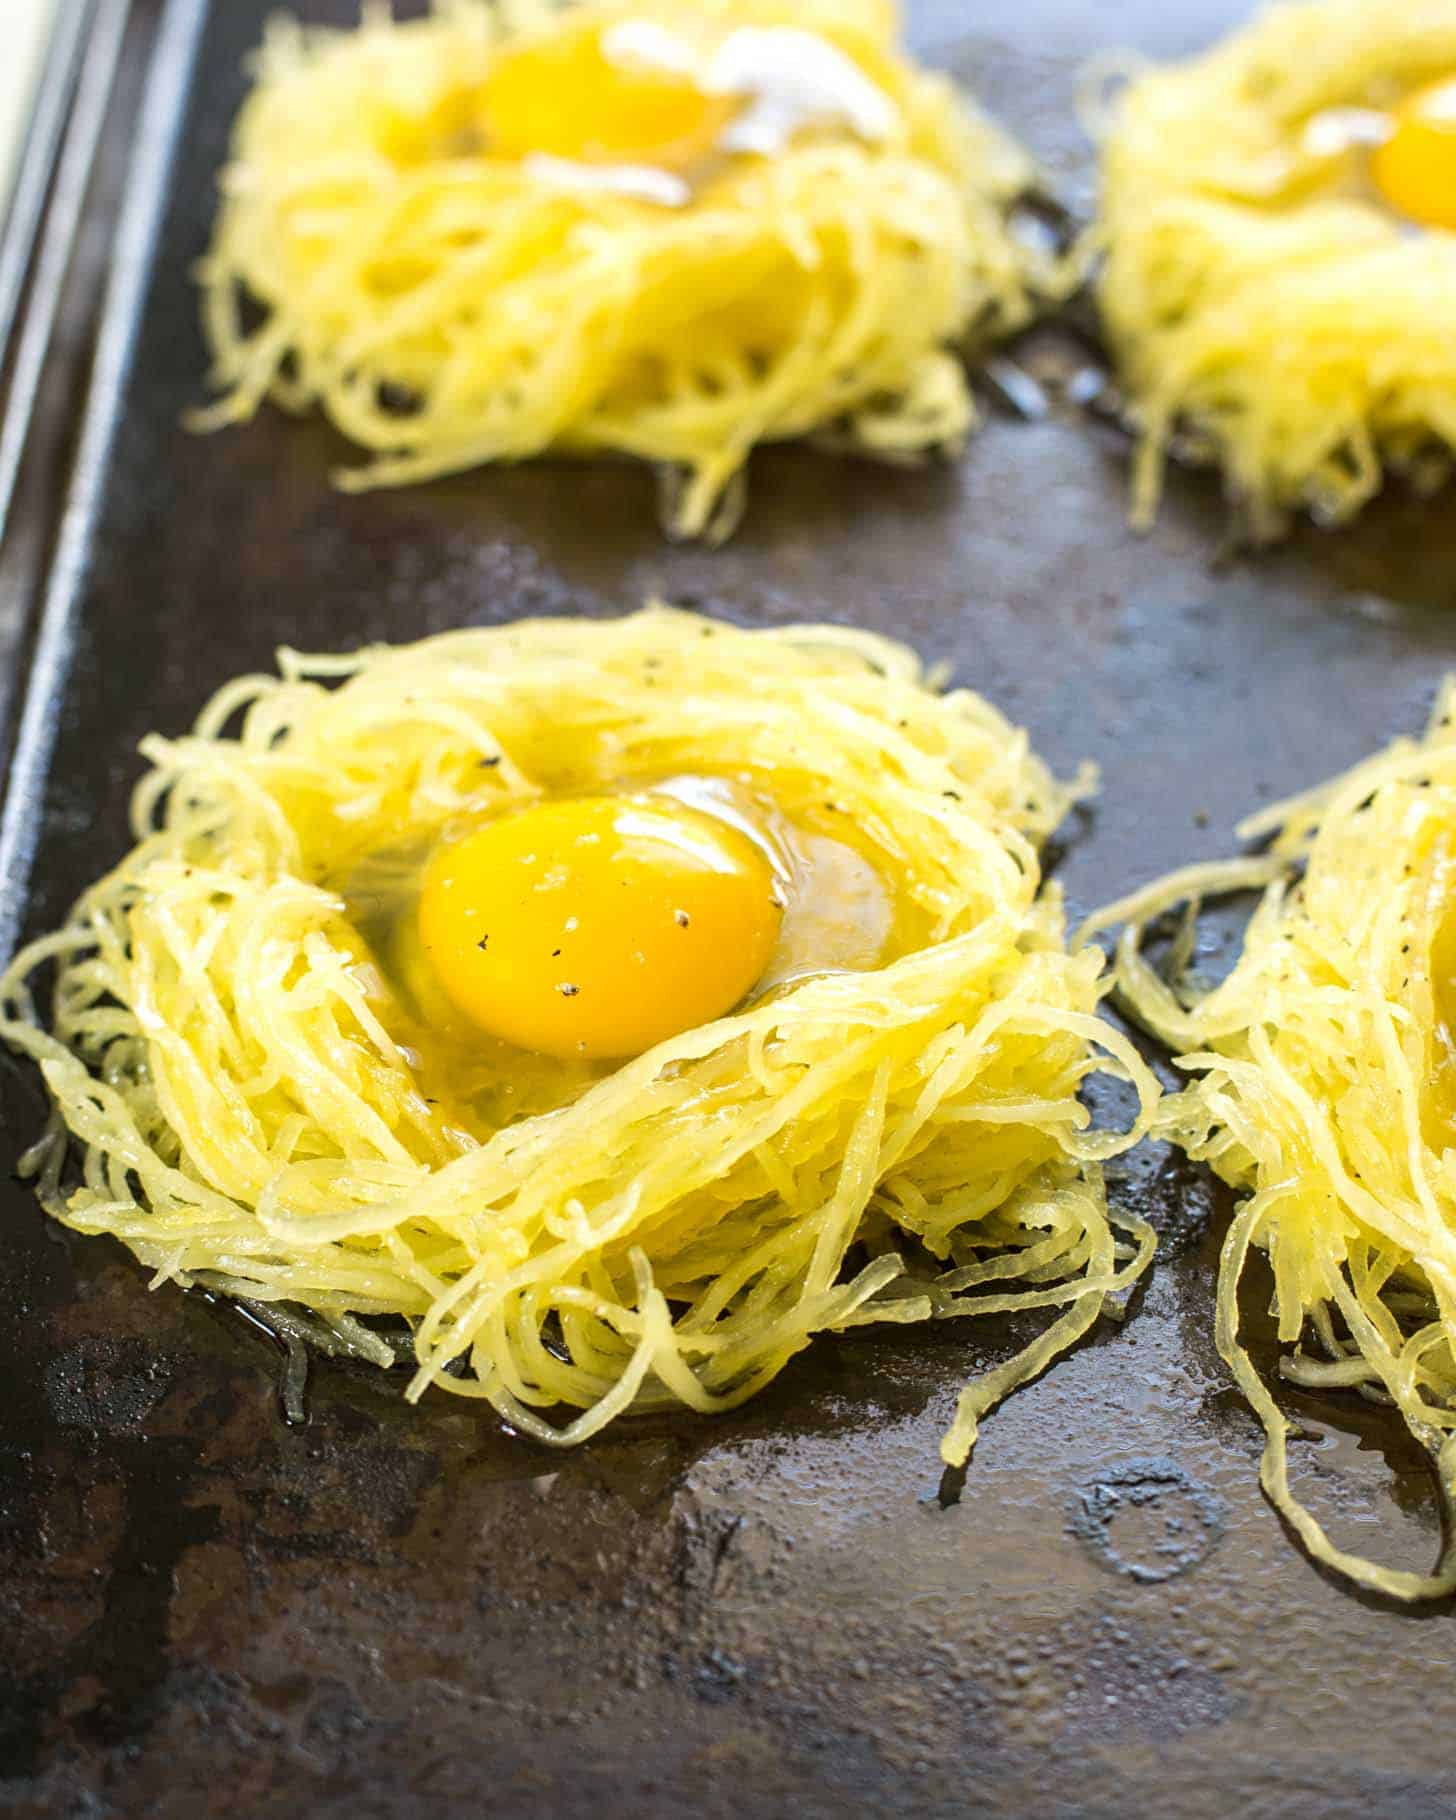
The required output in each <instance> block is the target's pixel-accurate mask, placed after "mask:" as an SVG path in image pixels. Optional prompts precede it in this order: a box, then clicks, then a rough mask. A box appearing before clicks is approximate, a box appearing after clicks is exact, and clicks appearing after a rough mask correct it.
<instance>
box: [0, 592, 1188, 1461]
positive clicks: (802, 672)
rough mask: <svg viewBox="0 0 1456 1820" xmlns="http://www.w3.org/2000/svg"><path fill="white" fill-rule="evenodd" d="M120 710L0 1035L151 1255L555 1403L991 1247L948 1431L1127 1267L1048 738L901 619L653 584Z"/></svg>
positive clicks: (837, 1322) (701, 1398)
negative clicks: (802, 613) (572, 612)
mask: <svg viewBox="0 0 1456 1820" xmlns="http://www.w3.org/2000/svg"><path fill="white" fill-rule="evenodd" d="M146 752H147V756H148V758H149V760H150V762H151V765H152V767H153V769H152V771H151V773H150V774H149V775H148V777H147V778H146V779H145V780H144V782H143V783H142V785H141V787H140V788H139V790H138V793H137V797H136V819H137V834H138V842H139V844H138V845H137V847H136V848H135V849H134V851H133V852H132V853H131V854H130V855H129V856H128V858H127V859H126V860H125V861H124V862H123V863H122V865H121V866H120V867H119V868H118V869H117V870H116V871H115V872H113V873H112V874H111V875H109V876H108V877H107V878H105V879H103V880H101V881H100V882H99V883H98V884H97V885H95V886H94V887H93V888H92V890H91V891H89V892H88V893H87V894H86V896H85V897H84V898H83V899H82V900H81V902H79V903H78V904H77V906H76V908H75V911H74V913H73V915H72V917H71V918H70V919H69V920H68V921H67V924H66V925H65V927H64V928H63V929H62V930H60V931H59V932H57V934H56V935H54V936H52V937H49V938H46V939H45V940H44V941H42V942H41V943H39V944H37V945H36V946H34V947H32V948H31V949H29V950H28V951H27V952H26V953H24V954H23V955H21V956H20V957H19V958H18V959H17V961H16V963H15V966H14V967H13V968H12V970H11V971H10V972H9V973H8V974H7V975H6V976H5V977H4V978H3V980H0V1036H3V1037H4V1039H5V1040H8V1041H9V1042H10V1043H12V1044H13V1045H14V1046H15V1047H17V1048H18V1049H20V1050H22V1051H23V1052H25V1053H27V1054H29V1055H31V1056H33V1057H34V1058H35V1059H37V1060H38V1061H39V1062H41V1063H42V1064H43V1066H44V1070H45V1078H46V1081H47V1083H48V1086H49V1089H50V1091H51V1093H52V1096H53V1098H54V1101H55V1105H56V1110H57V1123H56V1125H55V1127H54V1132H53V1136H52V1138H51V1139H50V1140H48V1141H47V1142H45V1143H43V1144H42V1145H41V1146H39V1147H38V1148H37V1149H36V1150H35V1151H33V1152H32V1154H31V1156H30V1159H29V1166H30V1167H31V1168H32V1169H33V1171H34V1172H35V1173H36V1174H37V1177H38V1185H39V1189H40V1193H41V1196H42V1199H43V1202H44V1204H45V1205H46V1206H47V1208H49V1209H50V1211H51V1212H52V1213H54V1214H55V1216H56V1217H57V1218H59V1219H61V1220H63V1221H65V1222H66V1223H67V1224H68V1225H70V1226H72V1227H74V1228H76V1229H77V1230H80V1231H89V1232H107V1233H112V1234H114V1235H115V1236H116V1237H118V1238H120V1239H121V1240H122V1241H123V1242H124V1243H125V1244H126V1245H127V1246H128V1247H130V1249H131V1250H132V1251H133V1252H134V1253H135V1254H136V1255H137V1256H138V1257H139V1258H140V1259H141V1260H142V1261H143V1262H144V1263H145V1264H146V1265H147V1267H148V1268H149V1270H150V1271H151V1272H152V1273H153V1276H154V1280H156V1281H163V1280H174V1281H177V1282H180V1283H182V1284H184V1285H185V1284H199V1285H202V1286H205V1287H207V1288H209V1289H212V1290H214V1291H217V1292H220V1293H224V1294H227V1295H231V1296H235V1297H237V1298H239V1299H241V1300H243V1301H245V1302H247V1303H248V1305H249V1306H250V1307H252V1308H253V1309H255V1310H261V1311H263V1313H264V1314H265V1315H266V1318H267V1319H269V1320H270V1321H272V1322H273V1323H274V1324H275V1325H277V1326H279V1327H281V1328H282V1329H283V1330H284V1331H285V1332H287V1333H289V1334H292V1335H296V1336H298V1337H300V1338H304V1339H307V1340H309V1341H311V1342H313V1343H314V1344H316V1345H319V1346H323V1347H325V1348H327V1349H331V1350H334V1351H344V1352H347V1353H350V1354H351V1355H353V1356H356V1357H360V1358H367V1359H371V1360H373V1361H374V1362H375V1363H377V1364H380V1365H390V1364H392V1363H394V1362H396V1361H398V1362H400V1363H403V1364H408V1365H409V1366H410V1368H411V1376H410V1378H409V1391H408V1393H409V1394H410V1395H411V1396H418V1395H420V1394H422V1393H423V1392H424V1391H425V1390H426V1389H427V1388H428V1387H429V1386H432V1385H434V1386H438V1387H439V1388H440V1389H442V1390H444V1391H449V1392H451V1393H454V1394H457V1395H460V1396H464V1397H475V1398H478V1399H481V1400H483V1401H484V1402H486V1403H488V1404H490V1405H491V1406H493V1407H494V1408H495V1409H496V1410H497V1411H498V1412H499V1413H500V1414H501V1415H502V1416H503V1417H504V1418H505V1420H507V1421H508V1422H509V1423H510V1424H511V1425H512V1426H513V1427H515V1428H517V1429H519V1430H522V1431H524V1432H527V1433H529V1434H531V1435H533V1436H535V1437H536V1438H537V1439H539V1440H543V1441H546V1442H550V1443H566V1442H572V1441H577V1440H580V1439H582V1438H584V1437H585V1436H586V1435H588V1434H590V1433H593V1432H595V1431H596V1430H597V1429H599V1428H601V1427H602V1426H603V1425H604V1424H605V1423H607V1422H609V1421H612V1420H613V1419H615V1418H616V1417H618V1416H620V1415H623V1414H625V1413H626V1412H627V1411H629V1410H632V1409H641V1408H653V1407H663V1406H675V1405H685V1406H687V1407H688V1408H691V1409H694V1410H697V1411H700V1412H710V1411H713V1410H717V1409H723V1408H727V1407H729V1406H731V1405H733V1404H735V1403H739V1402H742V1401H743V1400H744V1399H745V1398H746V1397H749V1396H751V1395H752V1394H753V1393H754V1392H755V1390H757V1389H759V1388H760V1387H761V1386H763V1385H764V1384H766V1383H767V1382H768V1381H769V1380H770V1379H771V1378H773V1377H774V1376H775V1375H776V1374H777V1373H778V1372H779V1371H780V1370H781V1369H782V1367H783V1365H784V1364H785V1362H786V1361H787V1360H788V1359H790V1358H791V1357H792V1356H793V1355H794V1354H795V1353H796V1352H797V1351H799V1350H800V1349H802V1348H803V1347H804V1346H805V1345H807V1344H808V1343H809V1342H810V1340H811V1339H812V1337H813V1336H814V1335H816V1334H820V1333H831V1332H837V1331H841V1330H843V1329H845V1328H847V1327H852V1326H856V1325H860V1324H863V1323H866V1322H871V1321H895V1322H902V1323H903V1322H906V1321H919V1320H928V1319H932V1318H939V1317H948V1316H951V1315H955V1314H961V1313H964V1314H970V1313H972V1312H974V1311H976V1310H977V1309H979V1308H980V1307H981V1306H982V1304H983V1301H984V1300H985V1285H986V1284H988V1283H993V1284H994V1285H995V1294H994V1295H993V1296H992V1297H991V1299H990V1305H991V1306H994V1307H995V1308H997V1309H1006V1308H1025V1309H1027V1310H1032V1311H1035V1310H1041V1311H1044V1312H1043V1317H1042V1318H1043V1319H1044V1320H1045V1321H1046V1322H1047V1323H1048V1324H1047V1326H1046V1328H1045V1331H1043V1332H1042V1333H1041V1334H1040V1335H1039V1336H1038V1337H1037V1338H1036V1339H1035V1340H1034V1341H1033V1342H1032V1343H1031V1344H1030V1345H1029V1346H1028V1347H1027V1348H1026V1350H1025V1351H1024V1352H1022V1353H1018V1354H1016V1355H1015V1356H1014V1357H1013V1358H1011V1359H1008V1360H1005V1361H1003V1362H1002V1363H1001V1364H999V1365H998V1366H996V1367H995V1368H994V1369H993V1370H991V1371H990V1372H988V1373H986V1374H985V1375H983V1376H981V1377H979V1378H977V1379H976V1380H975V1381H974V1382H973V1383H972V1384H971V1385H970V1386H968V1388H967V1390H966V1392H965V1394H964V1396H963V1398H962V1401H961V1404H960V1407H959V1409H958V1412H957V1415H956V1418H955V1421H954V1424H953V1426H952V1428H951V1431H950V1433H949V1434H948V1436H947V1437H946V1441H945V1454H946V1457H947V1458H948V1459H951V1460H954V1461H964V1459H965V1457H966V1454H967V1453H968V1451H969V1449H970V1447H971V1444H972V1442H973V1440H974V1437H975V1433H976V1426H977V1422H978V1420H979V1418H980V1416H981V1415H982V1414H983V1413H984V1411H986V1410H987V1409H989V1408H990V1407H991V1406H992V1405H993V1404H994V1403H995V1402H996V1401H997V1400H998V1399H999V1398H1000V1397H1002V1396H1004V1395H1005V1394H1006V1393H1007V1392H1008V1391H1009V1390H1011V1389H1013V1388H1014V1387H1015V1386H1016V1385H1017V1384H1018V1383H1020V1382H1022V1381H1024V1380H1025V1379H1026V1378H1028V1377H1030V1376H1032V1375H1034V1374H1035V1373H1037V1372H1039V1371H1041V1370H1042V1369H1043V1368H1044V1367H1045V1365H1046V1363H1047V1362H1048V1361H1049V1360H1050V1359H1051V1358H1053V1357H1054V1356H1056V1354H1057V1353H1059V1352H1060V1351H1062V1350H1063V1349H1064V1348H1065V1347H1066V1346H1068V1345H1070V1344H1072V1342H1073V1341H1074V1340H1075V1339H1076V1338H1077V1337H1078V1336H1079V1335H1081V1334H1082V1333H1085V1332H1086V1331H1087V1330H1088V1329H1089V1328H1090V1327H1091V1326H1092V1324H1093V1323H1094V1322H1095V1321H1096V1320H1097V1319H1098V1316H1099V1314H1100V1313H1101V1311H1102V1309H1103V1307H1104V1304H1105V1300H1106V1298H1107V1297H1108V1296H1109V1295H1115V1294H1116V1293H1118V1292H1119V1291H1120V1290H1122V1289H1124V1288H1125V1287H1126V1286H1127V1285H1128V1284H1129V1283H1130V1282H1132V1281H1133V1280H1134V1279H1135V1278H1136V1277H1137V1275H1138V1274H1139V1273H1140V1272H1141V1271H1142V1270H1143V1269H1144V1268H1145V1267H1146V1264H1147V1262H1148V1259H1149V1256H1150V1255H1151V1249H1152V1237H1151V1234H1150V1233H1149V1232H1148V1231H1147V1229H1146V1228H1145V1227H1144V1226H1143V1225H1142V1224H1141V1223H1140V1222H1138V1221H1137V1220H1135V1219H1132V1218H1129V1217H1127V1216H1124V1215H1122V1214H1120V1213H1119V1212H1117V1210H1115V1209H1113V1208H1111V1207H1109V1205H1108V1202H1107V1199H1106V1195H1105V1192H1104V1188H1103V1183H1102V1177H1101V1173H1100V1171H1099V1169H1098V1167H1097V1165H1098V1164H1099V1163H1100V1161H1101V1160H1102V1159H1103V1158H1105V1157H1108V1156H1111V1155H1113V1154H1115V1153H1117V1152H1119V1151H1120V1150H1122V1149H1124V1148H1126V1147H1127V1146H1128V1145H1129V1144H1131V1143H1132V1142H1134V1141H1136V1138H1137V1136H1138V1134H1139V1133H1140V1132H1141V1131H1142V1130H1144V1129H1145V1128H1146V1126H1147V1122H1148V1119H1149V1117H1150V1115H1151V1110H1152V1107H1153V1104H1154V1101H1155V1099H1156V1095H1157V1088H1156V1084H1155V1083H1154V1081H1153V1080H1152V1078H1151V1076H1150V1075H1149V1074H1148V1072H1147V1069H1146V1068H1145V1066H1144V1065H1143V1063H1142V1061H1141V1059H1140V1058H1139V1056H1138V1054H1137V1052H1136V1050H1135V1049H1134V1048H1133V1047H1132V1046H1131V1045H1130V1044H1128V1043H1127V1042H1126V1040H1125V1039H1124V1038H1123V1037H1122V1036H1121V1035H1120V1034H1119V1033H1117V1032H1115V1031H1113V1030H1112V1029H1110V1028H1109V1027H1107V1026H1106V1025H1104V1024H1102V1023H1101V1022H1099V1020H1098V1017H1097V1007H1098V1003H1099V1000H1100V998H1101V995H1102V992H1103V989H1104V984H1105V981H1104V977H1103V963H1102V958H1101V956H1100V954H1098V953H1097V952H1096V951H1095V950H1092V949H1083V950H1081V951H1079V952H1071V951H1069V950H1068V948H1067V945H1066V942H1065V940H1064V935H1063V924H1062V910H1061V902H1060V898H1059V896H1058V894H1057V892H1056V891H1055V889H1053V888H1049V887H1044V886H1043V884H1042V880H1041V875H1040V870H1039V866H1038V861H1037V850H1038V847H1039V845H1040V843H1041V842H1042V841H1043V840H1045V839H1046V837H1047V836H1048V835H1049V834H1050V832H1051V830H1052V829H1053V828H1054V827H1055V826H1056V824H1057V823H1058V822H1059V821H1060V819H1061V818H1062V816H1063V814H1064V813H1065V811H1066V809H1067V807H1068V805H1069V804H1070V803H1071V802H1072V801H1073V800H1075V798H1076V796H1077V795H1078V794H1080V792H1081V790H1082V789H1085V788H1086V781H1085V780H1084V782H1083V783H1082V784H1081V785H1078V786H1072V787H1068V786H1065V785H1062V784H1059V783H1058V782H1057V781H1056V780H1055V779H1054V778H1053V777H1052V775H1051V774H1050V773H1049V772H1048V771H1047V769H1046V768H1045V766H1043V765H1042V764H1041V763H1040V761H1039V760H1038V759H1037V758H1036V757H1035V756H1034V755H1033V754H1032V753H1031V752H1030V751H1029V750H1028V747H1027V743H1026V740H1025V737H1024V736H1023V735H1022V734H1020V733H1019V732H1018V731H1017V730H1016V729H1014V728H1012V727H1011V726H1009V725H1008V724H1007V723H1006V722H1005V721H1004V720H1003V719H1002V718H1001V717H1000V715H998V714H997V713H996V711H995V710H994V709H993V708H991V707H990V706H989V705H988V704H987V703H986V702H984V701H982V700H981V699H980V698H979V697H977V696H975V695H973V694H972V693H970V692H969V691H967V690H955V691H951V692H945V691H943V690H942V689H941V688H940V687H938V686H937V685H936V684H935V683H934V681H933V680H932V679H930V678H927V676H926V674H925V673H924V671H923V670H922V668H921V666H920V664H919V662H918V661H917V659H916V658H915V657H914V656H913V654H912V653H910V652H909V651H907V650H906V649H904V647H902V646H899V645H896V644H893V643H891V642H890V641H888V640H884V639H879V638H873V637H870V636H867V635H863V634H857V633H854V632H850V631H847V630H845V629H844V628H842V627H833V626H797V627H790V628H785V629H782V630H773V631H762V632H746V631H741V630H738V629H736V628H733V627H730V626H726V625H719V624H715V623H713V622H711V621H707V620H702V619H699V618H696V617H694V616H693V615H690V614H680V613H672V612H669V611H666V610H663V609H654V610H650V611H647V612H643V613H640V614H637V615H634V616H632V617H631V618H628V619H624V620H620V621H612V622H602V623H589V622H579V621H573V620H549V621H539V622H525V623H521V624H517V625H511V626H503V627H500V628H498V629H494V630H482V631H470V632H461V633H458V634H452V635H448V636H444V637H439V638H434V639H428V640H426V641H424V642H423V643H421V644H419V645H415V646H412V647H405V648H400V649H388V648H380V649H374V650H370V651H365V652H361V653H359V654H358V655H356V656H355V657H352V658H346V659H339V658H320V659H309V658H304V657H299V656H297V655H296V654H292V653H289V654H285V657H284V663H283V672H282V674H281V675H280V676H279V677H277V678H258V677H250V678H247V679H245V680H244V681H242V682H239V683H237V684H234V685H230V686H229V687H227V688H225V689H224V690H223V691H222V692H221V693H220V694H219V696H218V697H217V700H216V702H215V703H214V704H213V705H212V706H210V707H209V708H208V709H206V710H205V711H204V713H203V715H202V717H201V719H200V720H199V722H198V725H197V727H196V729H195V731H194V732H193V734H191V735H190V736H189V737H187V738H185V739H182V740H179V741H175V742H173V741H166V740H161V739H154V740H151V741H149V742H148V744H147V747H146ZM51 965H54V967H55V968H56V970H57V973H58V976H59V977H58V979H57V984H56V990H55V993H54V996H53V998H52V1000H51V1003H50V1007H49V1010H48V1011H42V1010H41V1009H40V1007H39V1004H38V1001H37V997H36V994H35V990H34V980H33V975H34V974H35V973H36V971H37V969H40V968H43V967H47V966H51ZM1099 1070H1109V1071H1111V1072H1112V1073H1113V1074H1114V1075H1116V1076H1117V1077H1118V1078H1119V1079H1120V1080H1123V1081H1131V1082H1132V1083H1133V1085H1134V1086H1135V1088H1136V1091H1137V1097H1138V1105H1139V1111H1138V1114H1137V1116H1136V1118H1135V1120H1134V1123H1133V1128H1132V1130H1130V1131H1128V1132H1125V1133H1124V1132H1117V1131H1107V1130H1093V1129H1092V1128H1091V1124H1090V1119H1089V1116H1088V1113H1087V1110H1086V1107H1085V1106H1084V1105H1083V1102H1082V1099H1081V1090H1082V1088H1083V1085H1084V1083H1085V1082H1086V1080H1087V1079H1088V1077H1089V1075H1091V1074H1093V1073H1096V1072H1098V1071H1099ZM72 1146H74V1149H73V1148H72Z"/></svg>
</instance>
